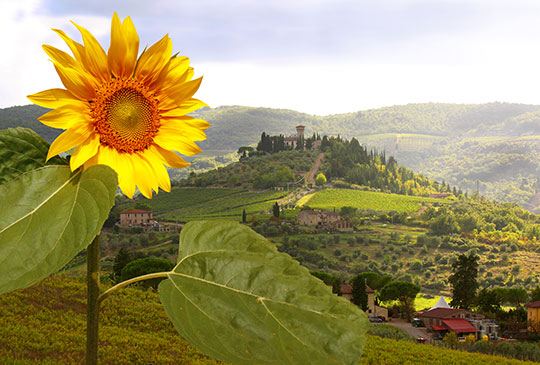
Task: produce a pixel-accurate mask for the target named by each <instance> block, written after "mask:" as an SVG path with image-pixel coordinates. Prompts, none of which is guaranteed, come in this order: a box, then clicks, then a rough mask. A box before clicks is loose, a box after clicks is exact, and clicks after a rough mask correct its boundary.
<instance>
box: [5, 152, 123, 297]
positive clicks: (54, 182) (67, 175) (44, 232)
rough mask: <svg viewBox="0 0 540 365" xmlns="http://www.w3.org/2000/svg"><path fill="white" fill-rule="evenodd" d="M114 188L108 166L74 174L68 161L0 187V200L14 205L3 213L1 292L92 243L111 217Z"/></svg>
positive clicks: (45, 272)
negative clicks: (67, 164)
mask: <svg viewBox="0 0 540 365" xmlns="http://www.w3.org/2000/svg"><path fill="white" fill-rule="evenodd" d="M1 163H2V162H0V164H1ZM116 187H117V182H116V174H115V173H114V171H113V170H112V169H110V168H108V167H105V166H92V167H90V168H88V169H86V170H84V171H81V170H77V171H75V172H74V173H71V171H70V168H69V166H64V165H52V166H45V167H42V168H39V169H36V170H31V171H28V172H26V173H24V174H22V175H19V176H17V177H16V178H14V179H12V180H10V181H8V182H5V183H4V184H2V185H0V197H2V203H3V204H5V206H6V207H9V208H10V209H3V210H2V211H1V212H0V260H1V261H2V265H0V293H6V292H9V291H11V290H14V289H18V288H24V287H27V286H29V285H32V284H34V283H36V282H38V281H40V280H42V279H44V278H45V277H47V276H48V275H50V274H51V273H54V272H56V271H58V270H59V269H60V268H62V267H63V266H64V265H66V264H67V263H68V262H69V260H71V259H72V258H73V257H74V256H75V255H76V254H77V253H78V252H79V251H81V250H82V249H84V248H85V247H86V246H88V245H89V244H90V242H91V241H92V240H93V239H94V237H95V236H96V235H97V234H98V233H99V231H100V230H101V226H102V225H103V222H105V219H106V218H107V215H108V213H109V210H110V209H111V207H112V205H113V203H114V194H115V192H116ZM23 192H24V193H23ZM7 257H9V258H10V259H9V260H6V258H7Z"/></svg>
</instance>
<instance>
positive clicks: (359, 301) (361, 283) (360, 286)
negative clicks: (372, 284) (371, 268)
mask: <svg viewBox="0 0 540 365" xmlns="http://www.w3.org/2000/svg"><path fill="white" fill-rule="evenodd" d="M349 282H350V283H351V284H352V302H353V303H354V304H356V305H357V306H359V307H360V308H362V310H364V311H365V310H367V309H368V308H367V300H368V297H367V293H366V280H365V278H363V277H361V276H359V275H356V276H355V277H353V278H352V279H351V280H349Z"/></svg>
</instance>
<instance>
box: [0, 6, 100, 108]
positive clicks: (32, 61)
mask: <svg viewBox="0 0 540 365" xmlns="http://www.w3.org/2000/svg"><path fill="white" fill-rule="evenodd" d="M40 3H41V2H40V1H38V0H18V1H10V2H7V1H4V2H2V5H1V6H0V34H2V47H3V51H2V57H1V61H0V79H1V80H2V87H1V88H0V107H9V106H13V105H25V104H29V100H28V99H27V98H26V95H29V94H33V93H36V92H39V91H42V90H45V89H51V88H55V87H62V84H61V82H60V79H59V78H58V76H57V75H56V72H55V70H54V67H53V65H52V63H51V62H49V61H47V60H48V56H47V55H46V54H45V52H44V51H43V49H42V48H41V46H42V45H43V44H50V45H53V46H55V47H57V48H60V49H63V50H65V51H68V49H67V46H66V45H65V43H64V42H63V41H62V40H61V39H60V37H58V36H57V35H56V33H54V32H53V31H52V30H51V28H57V29H62V30H64V31H65V32H66V33H68V34H69V35H72V36H73V37H77V38H76V39H79V38H80V36H78V35H77V34H76V33H75V31H74V29H75V28H74V26H73V25H72V24H71V23H70V20H71V19H74V20H77V21H78V22H79V23H80V24H81V25H83V26H85V27H87V28H88V29H92V30H97V34H96V33H94V35H96V37H99V36H103V35H104V34H107V33H108V30H109V27H110V19H106V18H103V17H98V16H83V17H81V16H77V18H72V17H70V16H58V17H56V16H50V15H43V14H42V12H41V8H40V5H41V4H40ZM77 33H78V32H77Z"/></svg>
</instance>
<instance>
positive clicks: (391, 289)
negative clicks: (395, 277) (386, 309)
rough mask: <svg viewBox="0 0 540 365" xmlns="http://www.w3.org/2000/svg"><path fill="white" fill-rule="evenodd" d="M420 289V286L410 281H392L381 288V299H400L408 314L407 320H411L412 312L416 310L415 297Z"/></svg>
mask: <svg viewBox="0 0 540 365" xmlns="http://www.w3.org/2000/svg"><path fill="white" fill-rule="evenodd" d="M419 291H420V287H419V286H418V285H416V284H413V283H409V282H408V281H391V282H389V283H388V284H386V285H385V286H384V287H383V288H382V289H381V296H380V297H381V300H383V301H387V300H399V302H400V304H401V306H402V308H403V310H404V311H405V313H406V315H407V320H408V321H409V322H410V321H411V314H412V312H414V298H416V294H418V292H419Z"/></svg>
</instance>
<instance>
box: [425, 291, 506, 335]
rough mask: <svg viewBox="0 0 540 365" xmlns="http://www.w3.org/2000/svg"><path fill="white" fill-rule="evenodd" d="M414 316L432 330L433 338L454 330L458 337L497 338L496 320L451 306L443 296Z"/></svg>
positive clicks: (497, 327)
mask: <svg viewBox="0 0 540 365" xmlns="http://www.w3.org/2000/svg"><path fill="white" fill-rule="evenodd" d="M416 317H418V318H419V319H421V320H422V321H423V322H424V324H425V325H426V327H427V328H431V329H432V330H433V333H434V337H435V338H437V337H438V338H440V339H442V338H443V337H444V335H445V334H446V333H448V332H455V333H456V335H458V337H464V336H467V335H470V334H474V335H475V336H476V337H477V339H481V338H482V337H483V336H484V335H487V336H488V338H489V339H490V340H496V339H498V332H499V326H498V325H497V322H496V321H494V320H492V319H486V318H485V316H484V315H483V314H479V313H474V312H469V311H467V310H465V309H456V308H452V307H450V306H449V305H448V303H446V301H445V300H444V298H443V297H441V299H439V301H438V302H437V304H436V305H435V306H434V307H433V308H431V309H429V310H427V311H423V312H418V313H416Z"/></svg>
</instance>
